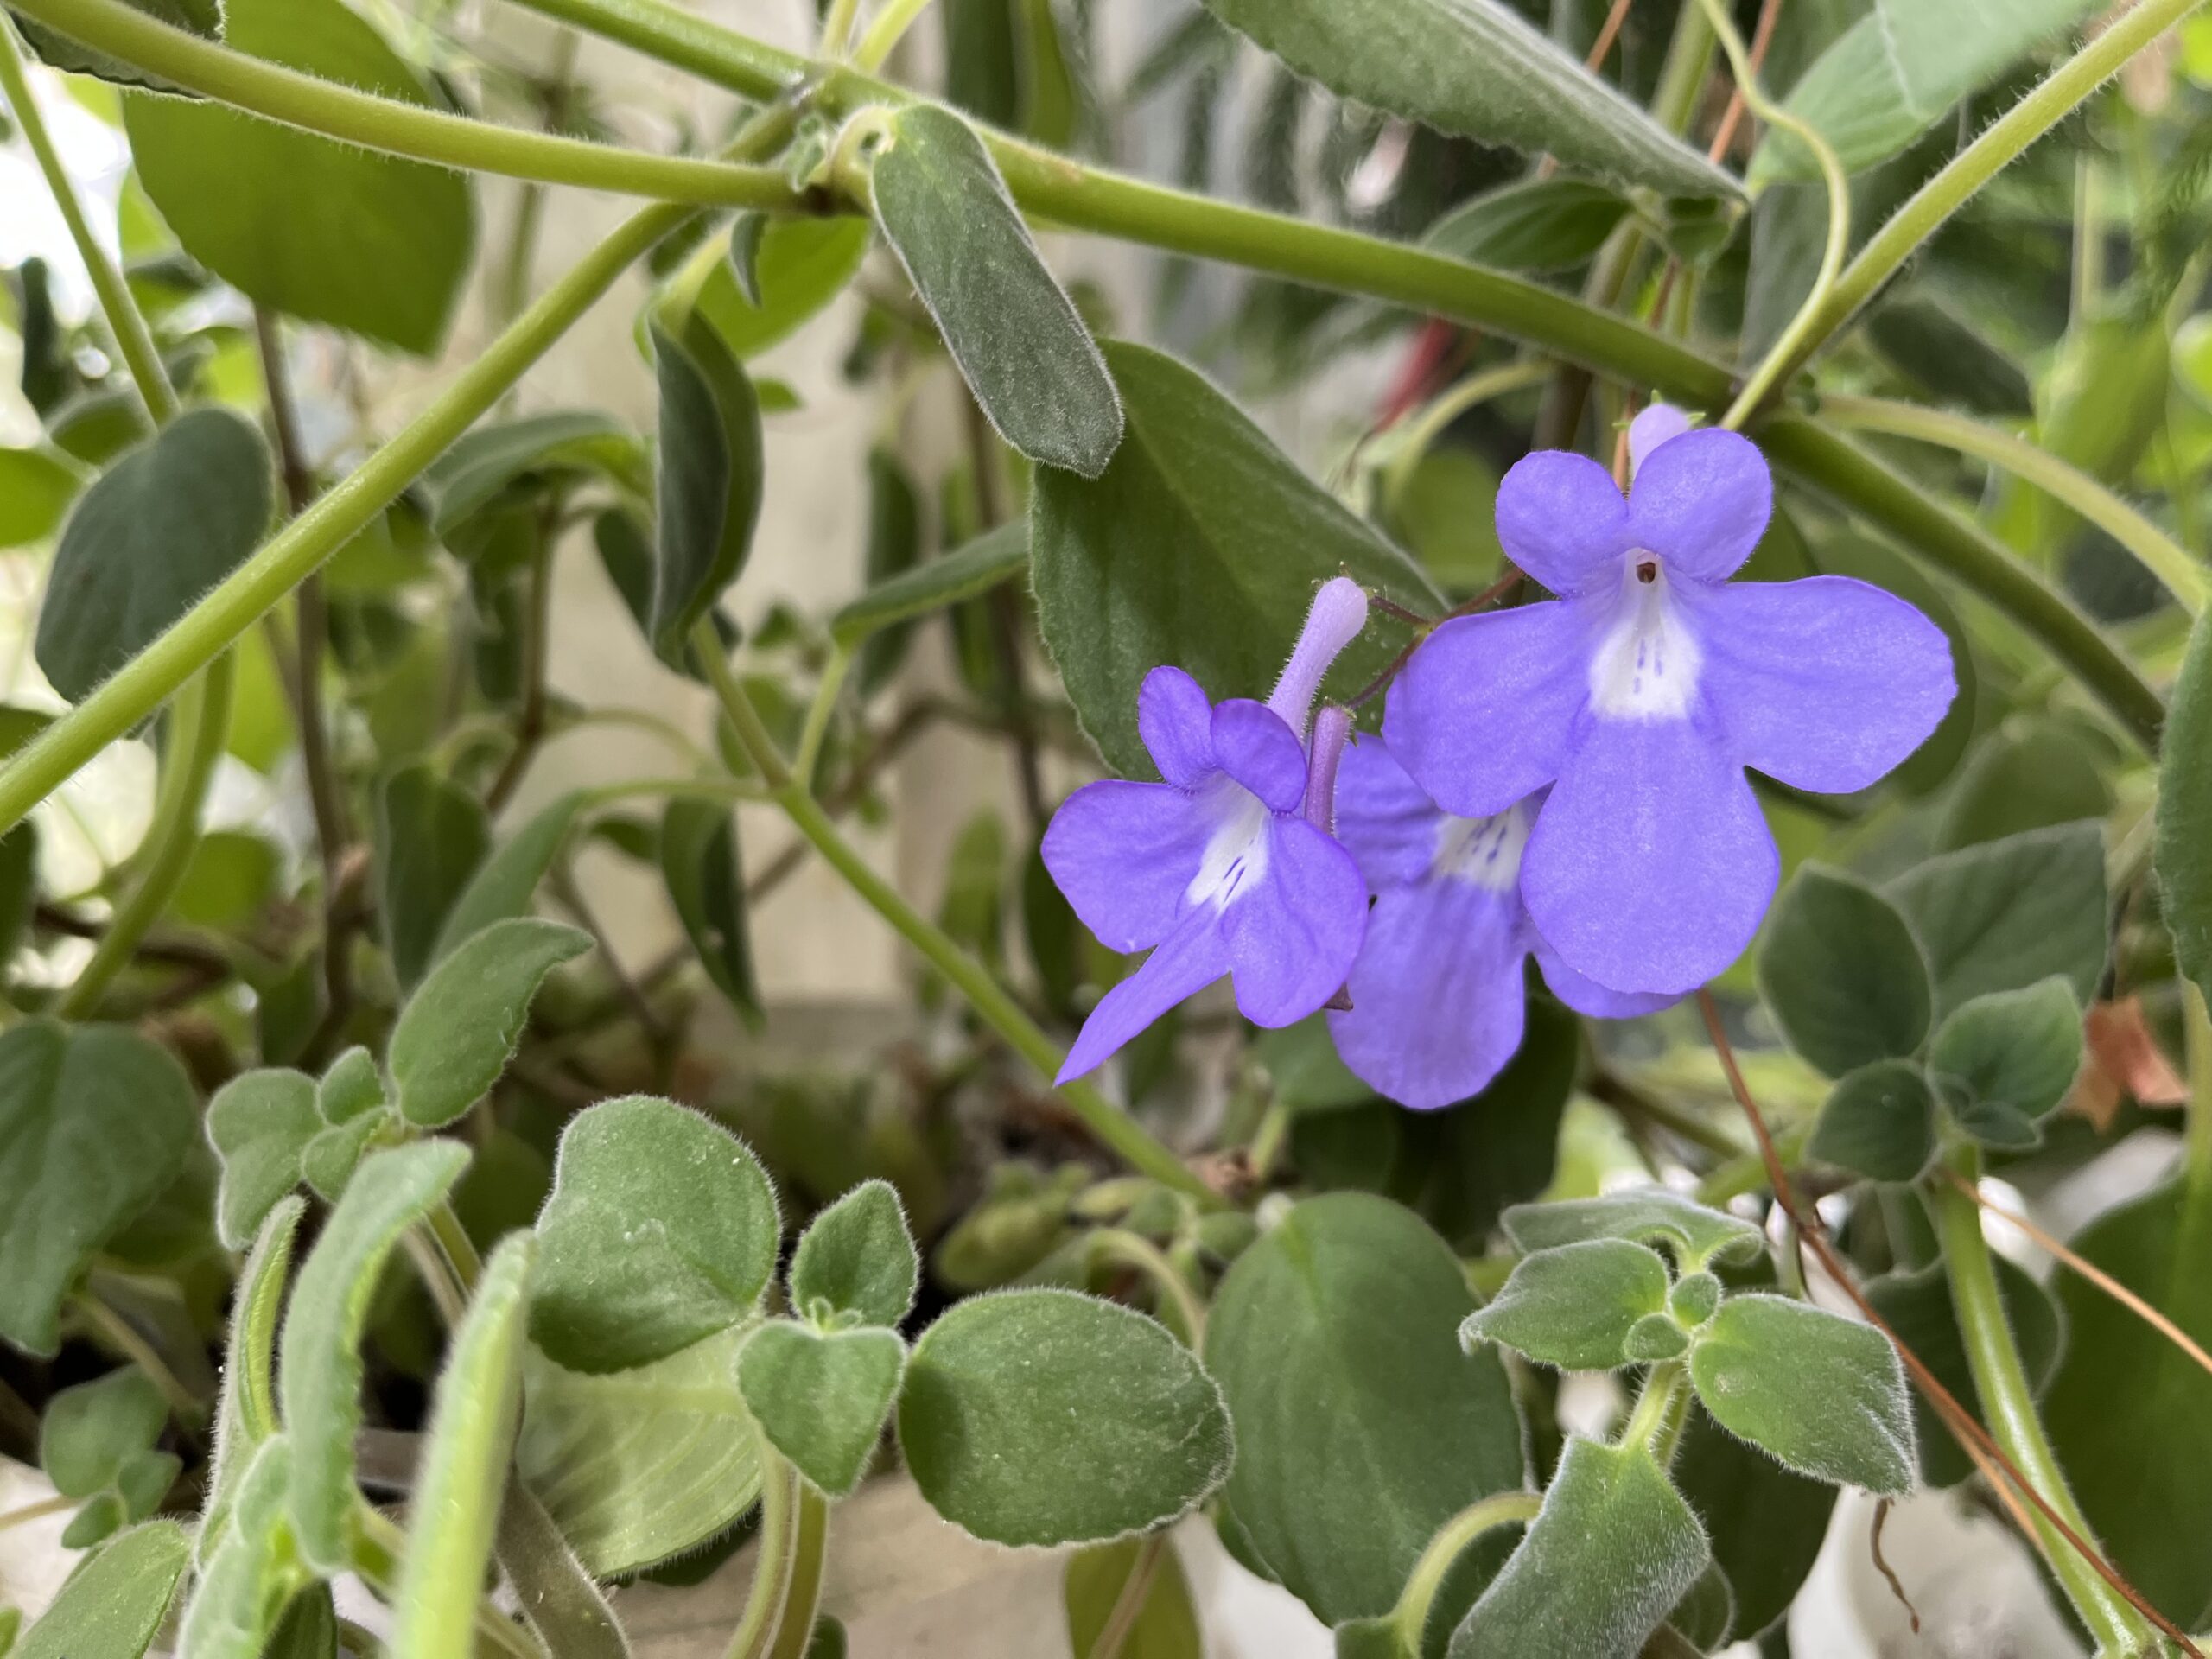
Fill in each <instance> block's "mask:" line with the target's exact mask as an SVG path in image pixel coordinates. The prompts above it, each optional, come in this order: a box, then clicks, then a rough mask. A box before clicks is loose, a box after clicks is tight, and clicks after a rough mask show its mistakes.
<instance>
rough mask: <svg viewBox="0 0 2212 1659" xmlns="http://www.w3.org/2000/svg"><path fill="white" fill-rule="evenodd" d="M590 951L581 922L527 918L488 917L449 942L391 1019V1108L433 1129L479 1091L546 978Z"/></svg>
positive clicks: (503, 1059) (491, 1079) (492, 1077)
mask: <svg viewBox="0 0 2212 1659" xmlns="http://www.w3.org/2000/svg"><path fill="white" fill-rule="evenodd" d="M590 949H591V936H590V935H589V934H588V933H586V932H584V931H582V929H580V928H574V927H567V926H563V925H562V924H561V923H559V922H543V921H539V920H537V919H536V918H531V917H515V918H511V919H509V920H507V921H504V922H494V923H493V924H492V925H490V926H489V927H487V928H485V929H484V930H482V931H480V932H478V933H474V934H472V935H470V936H469V938H467V939H466V940H465V941H463V942H462V943H461V944H460V945H458V946H457V947H455V948H454V951H453V953H452V954H451V955H449V956H448V957H446V958H445V959H444V960H443V961H442V962H441V963H438V965H437V966H436V967H435V968H433V969H431V970H430V972H429V976H428V977H427V978H425V979H424V980H423V982H422V984H421V985H419V986H417V987H416V990H415V994H414V995H412V996H410V997H409V998H408V999H407V1006H406V1007H404V1008H402V1009H400V1011H399V1021H398V1023H397V1025H395V1026H394V1027H392V1031H391V1057H390V1058H391V1081H392V1084H393V1086H394V1088H395V1089H397V1091H398V1096H399V1112H400V1116H403V1117H404V1118H405V1119H406V1120H407V1121H408V1122H410V1123H412V1124H414V1125H416V1127H417V1128H426V1129H434V1128H438V1127H439V1126H440V1125H441V1124H445V1123H450V1122H453V1121H454V1119H455V1118H456V1117H459V1116H461V1114H462V1113H463V1112H465V1111H467V1109H469V1107H470V1106H471V1105H473V1104H474V1103H475V1102H476V1101H478V1100H480V1099H481V1098H482V1097H483V1096H485V1095H486V1094H488V1093H489V1092H490V1091H491V1088H492V1085H493V1084H495V1083H497V1082H498V1081H499V1074H500V1073H501V1072H502V1071H505V1070H506V1069H507V1062H508V1061H509V1060H511V1059H512V1058H514V1053H515V1049H516V1047H517V1046H518V1044H520V1042H521V1041H522V1033H523V1027H524V1026H525V1025H527V1024H528V1023H529V1021H530V1004H531V999H532V998H533V997H535V996H536V995H537V988H538V987H539V986H540V985H542V984H543V983H544V982H545V976H546V975H548V974H550V973H551V972H552V971H553V969H555V968H556V967H558V966H559V965H560V964H561V963H564V962H567V961H569V959H570V958H571V957H579V956H582V954H583V953H584V952H585V951H587V950H590Z"/></svg>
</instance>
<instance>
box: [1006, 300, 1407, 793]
mask: <svg viewBox="0 0 2212 1659" xmlns="http://www.w3.org/2000/svg"><path fill="white" fill-rule="evenodd" d="M1106 357H1107V361H1108V363H1109V365H1111V367H1112V370H1113V374H1114V378H1115V381H1116V384H1118V385H1120V387H1121V390H1122V397H1123V399H1124V400H1125V405H1126V407H1127V409H1128V439H1127V440H1126V441H1125V442H1123V443H1122V447H1121V448H1120V450H1119V452H1118V453H1116V455H1115V457H1114V462H1113V465H1112V466H1110V467H1108V468H1107V469H1106V471H1105V473H1104V474H1103V475H1102V476H1100V477H1099V478H1098V479H1097V480H1096V481H1085V480H1082V479H1079V478H1077V477H1074V476H1072V475H1071V474H1067V473H1063V472H1056V471H1047V472H1044V473H1040V474H1038V475H1037V480H1036V489H1035V493H1034V495H1033V499H1032V503H1031V510H1030V521H1029V524H1030V564H1031V574H1032V576H1033V580H1034V582H1035V583H1036V588H1037V605H1038V620H1039V626H1041V627H1042V629H1043V631H1044V636H1045V644H1046V647H1047V649H1049V650H1050V651H1051V652H1052V658H1053V660H1054V662H1055V663H1056V664H1058V667H1059V671H1060V675H1061V677H1062V678H1063V679H1064V680H1065V682H1066V684H1067V690H1068V695H1069V696H1070V697H1071V699H1072V700H1073V702H1074V703H1075V707H1076V712H1077V715H1078V716H1080V718H1081V719H1082V721H1083V725H1084V730H1085V731H1087V732H1088V733H1089V734H1090V736H1091V738H1092V740H1093V741H1096V743H1097V745H1098V747H1099V748H1100V749H1101V750H1102V751H1103V753H1104V754H1105V756H1106V760H1107V763H1108V764H1109V766H1112V767H1113V768H1114V769H1115V770H1116V772H1121V773H1122V774H1123V775H1124V776H1127V777H1132V778H1151V777H1153V776H1154V775H1155V773H1154V770H1153V765H1152V761H1151V759H1150V758H1149V756H1148V755H1147V753H1146V751H1145V748H1144V745H1143V742H1142V741H1141V739H1140V738H1139V737H1138V735H1137V688H1138V686H1139V685H1140V684H1141V683H1142V681H1143V679H1144V677H1145V675H1146V674H1147V672H1149V671H1151V670H1152V669H1153V668H1154V666H1156V665H1157V664H1161V663H1173V664H1178V665H1179V666H1180V667H1182V668H1183V669H1185V670H1186V671H1188V672H1190V673H1191V674H1192V675H1193V676H1195V677H1197V679H1198V682H1199V683H1200V684H1202V685H1204V686H1205V689H1206V691H1207V694H1208V695H1209V696H1213V697H1216V698H1220V697H1230V696H1247V697H1256V696H1266V695H1267V690H1268V687H1269V686H1271V685H1273V684H1274V681H1275V677H1276V676H1277V674H1278V673H1279V672H1280V671H1281V668H1282V663H1283V658H1284V657H1285V656H1286V655H1287V653H1288V652H1289V649H1290V646H1291V644H1292V642H1293V641H1294V640H1295V639H1296V638H1297V637H1298V630H1299V627H1300V625H1301V624H1302V623H1303V622H1304V621H1305V620H1306V608H1307V607H1308V606H1309V605H1310V604H1311V602H1312V600H1313V589H1314V588H1316V587H1317V586H1318V585H1319V583H1321V582H1325V581H1327V580H1328V579H1329V578H1330V577H1332V576H1334V575H1338V574H1339V573H1343V574H1347V575H1351V576H1352V577H1354V578H1355V579H1357V581H1358V582H1361V583H1362V584H1363V586H1365V587H1367V588H1370V590H1372V591H1376V592H1380V593H1383V594H1386V595H1388V596H1389V598H1391V599H1393V600H1395V601H1397V602H1399V603H1400V604H1403V605H1408V606H1411V607H1414V609H1416V610H1421V611H1424V612H1427V613H1434V612H1436V611H1438V610H1440V609H1441V608H1443V605H1444V601H1443V600H1442V598H1441V597H1440V595H1439V594H1437V593H1436V591H1435V590H1434V589H1433V588H1432V587H1431V586H1430V585H1429V582H1428V581H1427V578H1426V577H1425V576H1423V575H1421V571H1420V570H1419V569H1418V568H1417V567H1416V566H1415V565H1414V563H1413V562H1412V561H1411V560H1410V559H1408V558H1407V557H1406V556H1405V555H1404V554H1402V553H1401V552H1400V551H1398V550H1397V549H1395V548H1394V547H1392V546H1391V545H1390V544H1389V543H1387V542H1385V541H1383V540H1382V539H1381V538H1380V537H1378V536H1376V533H1375V532H1374V531H1372V530H1370V528H1369V527H1368V526H1367V525H1366V524H1363V522H1362V521H1361V520H1359V519H1357V518H1354V517H1353V516H1352V515H1351V513H1350V512H1346V511H1345V509H1344V507H1343V506H1342V505H1340V504H1339V503H1338V501H1337V500H1336V499H1335V498H1334V497H1332V496H1331V495H1330V494H1329V493H1327V492H1326V491H1325V490H1323V489H1322V488H1321V487H1320V486H1319V485H1317V484H1315V483H1314V482H1313V480H1310V479H1308V478H1307V477H1306V475H1305V474H1303V473H1301V472H1300V471H1299V470H1298V468H1297V467H1295V466H1294V465H1293V464H1292V463H1291V461H1290V460H1289V458H1288V457H1287V456H1286V455H1284V454H1282V452H1281V450H1279V449H1277V448H1275V447H1274V444H1273V443H1272V442H1270V441H1269V440H1268V437H1267V435H1265V434H1264V433H1262V431H1261V430H1260V429H1259V428H1257V427H1256V426H1255V425H1253V424H1252V423H1251V422H1250V421H1249V419H1247V418H1246V416H1244V414H1243V411H1242V410H1239V409H1237V407H1236V405H1235V404H1232V403H1230V401H1229V399H1227V398H1226V397H1223V396H1222V394H1221V393H1220V392H1219V391H1216V390H1215V389H1214V387H1213V386H1212V385H1211V384H1209V383H1208V382H1207V381H1206V380H1205V378H1203V377H1201V376H1200V375H1198V373H1196V372H1193V371H1192V370H1191V369H1188V368H1186V367H1185V366H1184V365H1182V364H1180V363H1178V362H1176V361H1175V360H1174V359H1172V358H1168V357H1164V356H1162V355H1160V353H1157V352H1154V351H1151V350H1149V349H1147V348H1146V347H1144V346H1133V345H1128V344H1123V343H1113V344H1109V346H1107V347H1106ZM1394 650H1395V639H1392V640H1385V639H1359V640H1356V641H1354V642H1353V644H1352V645H1351V646H1350V647H1349V648H1348V649H1346V651H1345V652H1344V655H1343V656H1342V657H1340V658H1338V660H1337V665H1336V669H1335V671H1334V672H1333V673H1332V674H1331V676H1330V677H1329V679H1328V681H1327V682H1326V686H1325V691H1324V695H1325V696H1335V697H1338V698H1340V699H1341V698H1345V697H1349V696H1351V694H1352V692H1353V691H1355V690H1357V689H1358V688H1359V687H1360V686H1361V685H1363V684H1364V683H1366V682H1367V681H1369V680H1370V679H1371V678H1373V677H1374V676H1375V675H1376V673H1377V672H1378V671H1380V670H1381V669H1382V668H1383V665H1384V664H1386V663H1387V662H1389V659H1390V657H1391V654H1392V652H1393V651H1394Z"/></svg>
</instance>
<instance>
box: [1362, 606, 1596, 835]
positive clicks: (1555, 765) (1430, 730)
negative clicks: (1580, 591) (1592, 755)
mask: <svg viewBox="0 0 2212 1659" xmlns="http://www.w3.org/2000/svg"><path fill="white" fill-rule="evenodd" d="M1593 644H1594V642H1593V641H1592V638H1591V633H1590V621H1589V619H1588V618H1587V617H1586V615H1585V614H1584V613H1583V610H1582V608H1581V607H1579V606H1575V605H1572V604H1567V603H1565V602H1562V601H1550V600H1548V601H1544V602H1542V603H1541V604H1536V605H1523V606H1522V607H1519V608H1517V609H1516V610H1510V611H1491V612H1489V613H1486V614H1484V615H1482V616H1465V617H1460V618H1459V619H1458V620H1454V621H1451V622H1446V624H1445V625H1444V626H1442V627H1440V628H1439V629H1437V631H1436V632H1434V633H1433V634H1431V635H1430V636H1429V637H1428V639H1427V641H1426V642H1425V643H1424V644H1423V645H1422V646H1421V649H1420V650H1419V651H1416V652H1414V655H1413V660H1412V661H1411V662H1409V663H1408V664H1406V667H1405V671H1404V672H1402V674H1400V675H1399V676H1398V680H1397V683H1396V684H1395V685H1393V686H1392V687H1391V688H1390V701H1389V704H1388V706H1387V709H1386V712H1385V713H1384V715H1383V738H1384V739H1385V741H1388V742H1389V746H1390V752H1391V753H1393V754H1395V755H1396V756H1397V758H1398V760H1399V763H1400V764H1401V765H1402V766H1404V767H1405V769H1406V771H1407V772H1409V773H1410V774H1411V775H1412V777H1413V779H1414V782H1415V783H1417V784H1419V785H1421V787H1422V788H1423V789H1425V790H1427V791H1428V795H1429V798H1430V799H1432V800H1433V801H1434V802H1435V803H1436V804H1438V805H1439V806H1440V807H1442V808H1443V809H1444V810H1446V811H1447V812H1456V813H1458V814H1459V816H1460V817H1469V818H1485V817H1490V816H1491V814H1493V813H1497V812H1503V811H1504V810H1505V809H1506V808H1507V807H1509V806H1510V805H1512V804H1514V802H1516V801H1517V800H1519V799H1521V798H1522V797H1523V796H1526V795H1531V794H1534V793H1535V791H1537V790H1539V789H1541V788H1542V787H1543V786H1544V785H1546V784H1548V783H1549V782H1551V780H1552V779H1554V778H1556V777H1557V776H1558V775H1559V771H1560V766H1562V765H1563V764H1564V763H1565V761H1566V760H1567V739H1568V734H1569V733H1570V732H1571V731H1572V730H1573V725H1574V717H1575V715H1577V714H1579V713H1580V711H1581V709H1582V705H1583V704H1584V703H1585V702H1587V701H1588V700H1589V696H1590V656H1591V652H1592V646H1593Z"/></svg>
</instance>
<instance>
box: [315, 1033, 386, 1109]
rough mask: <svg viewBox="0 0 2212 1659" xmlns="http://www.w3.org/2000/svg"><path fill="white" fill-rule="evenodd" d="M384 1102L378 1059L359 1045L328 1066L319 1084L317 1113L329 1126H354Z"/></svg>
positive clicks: (382, 1081) (316, 1090) (316, 1087)
mask: <svg viewBox="0 0 2212 1659" xmlns="http://www.w3.org/2000/svg"><path fill="white" fill-rule="evenodd" d="M384 1103H385V1095H384V1077H383V1074H382V1073H380V1072H379V1071H378V1070H377V1062H376V1057H375V1056H374V1055H372V1054H371V1053H370V1052H369V1051H368V1050H367V1049H365V1048H362V1047H360V1046H358V1045H357V1046H354V1047H353V1048H349V1049H347V1050H346V1052H344V1053H342V1054H340V1056H339V1057H338V1058H336V1059H334V1060H333V1061H332V1062H331V1063H330V1064H329V1065H327V1066H325V1067H324V1068H323V1072H322V1077H321V1081H320V1082H318V1083H317V1084H315V1110H316V1111H317V1112H319V1113H320V1114H321V1116H322V1121H323V1122H326V1123H351V1122H353V1120H354V1119H355V1118H357V1117H359V1116H361V1115H362V1114H364V1113H365V1112H373V1111H375V1110H376V1109H378V1107H380V1106H382V1105H383V1104H384Z"/></svg>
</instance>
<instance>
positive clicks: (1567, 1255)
mask: <svg viewBox="0 0 2212 1659" xmlns="http://www.w3.org/2000/svg"><path fill="white" fill-rule="evenodd" d="M1666 1306H1667V1264H1666V1263H1665V1262H1662V1260H1660V1258H1659V1255H1658V1253H1657V1252H1656V1251H1655V1250H1652V1249H1649V1248H1648V1247H1646V1246H1644V1245H1642V1244H1634V1243H1630V1242H1629V1241H1628V1240H1626V1239H1621V1238H1589V1239H1584V1240H1582V1241H1581V1242H1580V1243H1574V1244H1562V1245H1560V1246H1559V1247H1558V1248H1557V1249H1548V1250H1538V1251H1537V1252H1536V1253H1535V1255H1526V1256H1523V1257H1522V1259H1521V1260H1520V1262H1518V1263H1516V1265H1515V1267H1514V1269H1513V1273H1512V1276H1511V1277H1510V1278H1509V1279H1507V1280H1506V1281H1505V1284H1504V1287H1503V1288H1502V1289H1500V1290H1499V1292H1498V1293H1497V1296H1496V1297H1495V1298H1494V1299H1492V1300H1491V1301H1490V1302H1489V1303H1488V1304H1486V1305H1485V1306H1483V1307H1481V1308H1478V1309H1477V1310H1476V1311H1475V1312H1474V1313H1470V1314H1469V1315H1468V1316H1467V1318H1466V1319H1465V1322H1464V1323H1463V1324H1461V1325H1460V1326H1459V1341H1460V1343H1461V1344H1462V1345H1463V1346H1465V1347H1466V1348H1468V1349H1470V1350H1471V1349H1473V1348H1474V1347H1475V1345H1476V1344H1478V1343H1483V1342H1495V1343H1498V1344H1502V1345H1503V1346H1505V1347H1508V1348H1511V1349H1513V1350H1515V1351H1517V1352H1520V1353H1522V1354H1526V1355H1527V1356H1528V1357H1529V1358H1530V1359H1533V1360H1535V1361H1537V1362H1538V1363H1541V1364H1545V1365H1554V1366H1557V1367H1558V1368H1559V1369H1560V1370H1568V1371H1609V1370H1614V1369H1616V1368H1617V1367H1618V1366H1621V1365H1624V1364H1626V1363H1629V1359H1630V1356H1629V1355H1628V1354H1627V1353H1626V1351H1625V1346H1626V1344H1627V1341H1628V1337H1629V1332H1630V1330H1631V1329H1633V1328H1634V1327H1635V1325H1637V1321H1639V1320H1641V1319H1643V1318H1645V1317H1646V1316H1647V1315H1650V1314H1656V1315H1658V1317H1659V1318H1660V1319H1661V1320H1662V1323H1667V1324H1669V1325H1671V1323H1672V1321H1669V1320H1668V1319H1667V1318H1666V1312H1665V1310H1666ZM1647 1357H1649V1356H1647Z"/></svg>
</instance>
